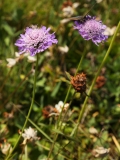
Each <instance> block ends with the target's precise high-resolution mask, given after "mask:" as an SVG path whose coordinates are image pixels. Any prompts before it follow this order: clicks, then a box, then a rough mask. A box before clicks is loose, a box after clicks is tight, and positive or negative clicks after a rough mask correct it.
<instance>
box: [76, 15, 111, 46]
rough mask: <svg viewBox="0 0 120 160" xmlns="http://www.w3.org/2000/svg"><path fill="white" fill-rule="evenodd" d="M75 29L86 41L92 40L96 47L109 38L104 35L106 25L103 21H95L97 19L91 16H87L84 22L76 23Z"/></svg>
mask: <svg viewBox="0 0 120 160" xmlns="http://www.w3.org/2000/svg"><path fill="white" fill-rule="evenodd" d="M74 28H75V29H77V30H78V31H79V33H80V35H81V36H82V37H83V38H84V39H85V40H90V39H91V40H92V41H93V43H95V44H96V45H98V43H100V42H102V41H105V40H106V39H107V38H108V36H107V35H104V31H105V29H106V25H104V24H103V23H102V21H97V20H95V17H91V16H90V15H87V16H85V17H84V19H83V20H78V21H75V26H74Z"/></svg>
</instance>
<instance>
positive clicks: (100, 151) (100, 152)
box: [92, 147, 110, 157]
mask: <svg viewBox="0 0 120 160" xmlns="http://www.w3.org/2000/svg"><path fill="white" fill-rule="evenodd" d="M92 152H93V154H94V156H95V157H100V156H106V155H107V154H108V153H109V152H110V148H104V147H97V148H96V149H93V151H92Z"/></svg>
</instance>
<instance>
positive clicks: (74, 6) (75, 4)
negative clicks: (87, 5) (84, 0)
mask: <svg viewBox="0 0 120 160" xmlns="http://www.w3.org/2000/svg"><path fill="white" fill-rule="evenodd" d="M79 5H80V3H78V2H75V3H73V5H72V7H73V8H77V7H78V6H79Z"/></svg>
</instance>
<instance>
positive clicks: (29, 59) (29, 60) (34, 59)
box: [27, 56, 36, 63]
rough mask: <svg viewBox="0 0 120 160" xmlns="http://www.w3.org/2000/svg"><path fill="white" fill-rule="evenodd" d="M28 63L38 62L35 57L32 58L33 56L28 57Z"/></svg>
mask: <svg viewBox="0 0 120 160" xmlns="http://www.w3.org/2000/svg"><path fill="white" fill-rule="evenodd" d="M27 58H28V62H30V63H32V62H35V61H36V58H35V57H32V56H28V57H27Z"/></svg>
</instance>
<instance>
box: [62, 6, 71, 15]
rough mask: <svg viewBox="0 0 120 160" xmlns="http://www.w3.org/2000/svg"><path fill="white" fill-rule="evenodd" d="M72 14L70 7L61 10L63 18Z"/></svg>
mask: <svg viewBox="0 0 120 160" xmlns="http://www.w3.org/2000/svg"><path fill="white" fill-rule="evenodd" d="M73 13H74V9H73V8H72V7H71V6H67V7H65V8H63V16H64V17H71V16H72V15H73Z"/></svg>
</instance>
